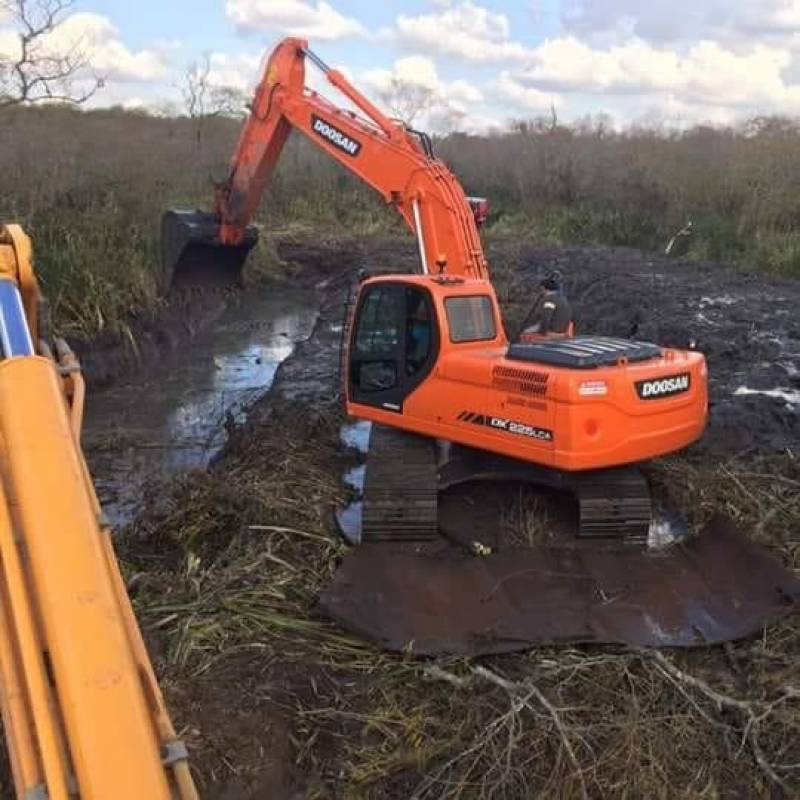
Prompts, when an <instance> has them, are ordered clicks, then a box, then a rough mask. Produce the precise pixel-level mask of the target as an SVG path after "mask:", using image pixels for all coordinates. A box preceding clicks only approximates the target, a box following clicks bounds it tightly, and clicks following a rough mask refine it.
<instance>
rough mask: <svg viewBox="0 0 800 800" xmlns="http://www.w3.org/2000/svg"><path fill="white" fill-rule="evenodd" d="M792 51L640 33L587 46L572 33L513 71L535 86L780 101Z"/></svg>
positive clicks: (724, 101)
mask: <svg viewBox="0 0 800 800" xmlns="http://www.w3.org/2000/svg"><path fill="white" fill-rule="evenodd" d="M790 63H791V54H790V53H789V52H788V51H786V50H784V49H782V48H773V47H768V46H764V45H757V46H755V47H753V48H752V49H751V50H750V51H749V52H736V51H734V50H732V49H727V48H725V47H723V46H722V45H720V44H719V43H717V42H713V41H701V42H698V43H696V44H694V45H692V46H691V47H690V48H689V49H688V50H687V51H686V52H685V53H683V54H680V53H678V52H677V51H676V50H674V49H668V48H658V47H653V46H652V45H649V44H647V43H646V42H644V41H642V40H641V39H631V40H629V41H628V42H626V43H625V44H622V45H616V46H612V47H608V48H597V49H595V48H592V47H591V46H590V45H588V44H586V43H585V42H582V41H580V40H578V39H577V38H575V37H574V36H566V37H560V38H556V39H551V40H548V41H546V42H545V43H544V44H542V45H540V46H539V47H537V48H536V49H534V50H533V51H532V54H531V60H530V62H529V64H528V66H527V67H526V68H525V69H523V70H520V71H519V72H518V73H517V74H516V75H515V76H514V77H515V78H516V80H517V81H518V82H520V83H521V84H523V85H525V86H528V87H532V88H538V89H555V90H560V91H567V92H582V93H601V94H626V93H632V94H647V93H653V92H664V93H671V94H675V95H676V96H678V97H680V98H681V99H683V100H684V101H691V102H697V103H708V104H714V105H719V106H730V105H758V104H763V103H780V102H782V101H783V100H784V99H785V98H786V96H787V86H786V85H785V83H784V80H783V72H784V70H785V69H786V68H787V67H788V66H789V64H790Z"/></svg>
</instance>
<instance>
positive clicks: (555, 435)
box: [162, 38, 735, 652]
mask: <svg viewBox="0 0 800 800" xmlns="http://www.w3.org/2000/svg"><path fill="white" fill-rule="evenodd" d="M307 62H311V63H312V64H314V65H315V66H316V67H318V68H319V69H321V70H322V72H323V73H324V75H325V77H326V79H327V81H328V83H329V84H330V85H331V86H332V87H334V88H335V89H337V90H338V91H339V92H340V93H341V94H343V95H344V96H345V97H346V98H347V99H348V100H349V101H350V103H351V104H352V105H353V106H354V107H355V108H356V109H358V111H357V112H356V111H353V112H351V111H349V110H344V109H342V108H339V107H337V106H336V105H334V104H332V103H331V102H329V101H328V100H326V99H325V98H324V97H322V96H321V95H320V94H318V93H316V92H314V91H311V90H310V89H309V88H307V87H306V85H305V68H306V64H307ZM292 130H296V131H298V132H300V133H301V134H303V135H304V136H306V137H307V138H308V139H309V140H310V141H311V142H312V143H314V144H315V145H316V146H318V147H319V148H321V149H322V150H323V151H325V152H326V153H328V154H329V155H330V156H331V157H332V158H334V159H335V160H336V161H338V162H339V163H340V164H341V165H343V166H344V167H345V168H346V169H347V170H349V171H351V172H353V173H354V174H356V175H358V176H359V177H360V178H361V179H363V180H364V181H365V182H366V183H367V184H369V185H370V186H372V187H373V188H374V189H376V190H377V191H378V192H379V193H380V195H381V196H382V197H383V200H384V202H385V203H387V204H389V205H391V206H393V207H394V208H395V209H396V210H397V211H398V212H399V214H400V215H401V216H402V218H403V220H404V221H405V223H406V225H407V226H408V228H409V229H410V230H411V232H412V233H413V235H414V236H415V237H416V240H417V244H418V249H419V268H418V272H417V274H382V275H376V276H372V277H366V278H364V279H363V280H361V282H360V285H359V287H358V292H357V297H356V298H355V300H354V303H353V313H352V314H351V315H350V318H349V319H348V320H347V324H346V328H345V330H346V333H345V344H344V348H345V352H344V359H343V363H344V375H343V378H344V391H345V396H346V407H347V411H348V413H349V414H350V415H352V416H354V417H356V418H359V419H362V420H369V421H371V422H372V423H374V425H373V429H372V434H371V441H370V447H369V456H368V462H367V470H366V482H365V486H364V500H363V520H362V531H361V542H362V544H361V546H360V547H358V548H355V550H354V552H353V553H351V554H350V555H349V556H348V557H347V559H345V563H344V564H343V566H342V567H341V568H340V570H339V573H338V574H337V578H336V581H335V582H334V586H333V587H332V588H331V589H330V590H329V591H327V592H326V593H325V594H324V595H323V598H322V600H323V607H324V608H325V609H326V610H327V611H328V613H330V614H331V615H332V616H334V617H335V618H336V619H339V620H340V621H342V622H343V623H344V624H346V625H348V626H349V627H351V628H353V629H355V630H358V631H360V632H362V633H365V634H367V635H370V636H372V637H373V638H375V639H377V640H378V641H381V642H382V643H383V644H385V645H386V646H389V647H395V648H397V649H402V648H405V647H411V648H412V649H415V650H416V651H417V652H443V651H447V652H477V651H496V650H499V649H509V648H511V649H513V648H514V647H519V646H526V645H528V644H530V643H531V642H534V641H541V640H542V639H548V640H551V639H553V638H561V639H563V638H573V639H574V638H578V639H580V638H589V639H593V638H594V639H597V638H605V639H611V640H614V639H615V638H617V639H619V638H621V639H623V640H628V641H630V640H638V641H641V642H644V643H656V644H659V643H683V644H686V643H691V642H695V641H697V640H698V639H699V640H703V641H711V640H714V639H715V638H717V639H718V638H719V637H720V635H722V634H721V633H720V631H721V630H722V628H721V627H720V625H719V624H718V623H719V619H720V614H721V613H722V612H720V611H719V610H717V611H714V612H711V611H709V608H708V605H706V606H704V607H703V609H702V612H703V613H705V614H706V617H705V618H704V617H703V613H700V614H698V613H696V610H693V609H691V608H689V604H688V603H687V604H685V605H683V606H681V611H680V613H674V614H672V619H671V621H669V620H665V619H662V617H663V615H662V616H661V617H659V614H658V612H657V610H656V609H654V608H652V607H650V606H647V603H646V602H645V601H644V600H642V599H641V598H640V599H639V601H633V602H634V605H636V603H638V606H639V611H638V612H636V613H635V614H633V616H634V617H635V625H634V627H635V628H636V632H637V633H636V635H633V634H631V635H627V634H626V633H625V632H623V633H610V632H608V630H607V628H608V626H606V632H605V633H604V634H598V632H597V630H598V628H597V626H596V625H595V627H594V628H592V625H591V624H590V623H589V622H587V621H586V620H584V619H583V618H580V619H577V621H576V622H574V624H572V623H570V625H571V627H570V625H567V626H566V633H565V632H564V629H563V628H559V627H558V626H556V627H554V628H553V627H550V628H548V627H547V625H545V626H544V628H542V626H541V625H539V627H538V628H537V627H536V626H535V625H534V626H533V630H532V629H531V626H530V625H528V622H529V621H530V619H531V613H530V611H531V607H532V605H533V606H536V607H538V608H539V612H538V614H537V615H534V616H536V617H537V619H540V621H541V617H542V609H543V608H545V609H547V608H554V607H557V606H559V605H563V602H564V601H563V597H564V596H566V595H570V592H572V595H571V596H573V597H574V598H577V602H578V603H579V604H580V605H581V607H582V608H583V607H585V606H587V604H588V601H587V594H586V592H587V591H589V593H590V595H592V596H595V595H596V596H603V595H604V594H605V595H606V596H607V597H618V596H619V595H620V591H621V590H620V587H619V585H618V584H619V578H620V575H619V573H618V570H619V569H623V571H624V570H625V569H633V567H632V564H631V562H630V555H631V553H633V552H635V553H636V556H637V557H642V558H643V557H644V556H645V555H646V547H645V545H646V542H647V540H648V536H649V535H650V534H651V533H652V530H653V526H654V518H653V512H652V506H651V499H650V493H649V489H648V482H647V480H646V477H645V475H644V473H643V472H642V470H641V469H640V468H639V464H640V463H641V462H643V461H647V460H649V459H652V458H655V457H657V456H662V455H665V454H668V453H674V452H675V451H677V450H680V449H681V448H684V447H686V446H687V445H689V444H691V443H692V442H694V441H695V440H697V439H698V438H699V437H700V436H701V435H702V433H703V430H704V428H705V425H706V418H707V413H708V393H707V371H706V362H705V359H704V357H703V356H702V355H701V354H700V353H698V352H694V351H684V350H677V349H674V348H667V347H660V346H658V345H656V344H651V343H646V342H638V341H631V340H627V339H618V338H608V337H596V336H591V335H573V334H572V327H571V326H569V327H568V328H566V329H565V330H564V331H563V332H560V333H558V334H557V335H548V334H542V333H541V332H538V333H532V334H529V335H524V336H522V337H520V338H518V339H516V340H513V341H509V337H508V336H507V333H506V330H505V326H504V324H503V320H502V315H501V310H500V306H499V304H498V301H497V297H496V295H495V291H494V288H493V286H492V283H491V280H490V276H489V267H488V264H487V261H486V258H485V256H484V252H483V248H482V246H481V241H480V236H479V232H478V225H477V221H480V219H482V218H483V217H484V216H485V211H486V208H485V203H484V202H483V201H481V200H480V199H473V200H470V199H469V198H467V197H466V195H465V193H464V191H463V189H462V187H461V185H460V184H459V182H458V180H457V179H456V178H455V177H454V175H453V174H452V173H451V172H450V171H449V169H448V168H447V167H446V166H445V164H444V163H443V162H442V161H441V160H439V159H438V158H436V156H435V154H434V152H433V146H432V142H431V140H430V139H429V137H428V136H426V135H425V134H424V133H421V132H419V131H415V130H412V129H410V128H409V127H408V126H406V125H404V124H403V123H402V122H400V121H397V120H394V119H390V118H388V117H387V116H385V115H384V114H383V113H382V112H381V111H380V110H379V109H378V108H376V107H375V105H373V104H372V103H371V102H370V101H369V100H368V99H367V98H366V97H365V96H364V95H362V94H361V93H360V92H359V91H358V90H356V89H355V88H354V87H353V86H352V85H351V84H350V83H349V82H348V81H347V80H346V79H345V78H344V76H343V75H342V74H341V73H340V72H338V71H336V70H333V69H330V68H329V67H328V66H327V65H326V64H325V63H324V62H323V61H322V60H321V59H320V58H319V57H317V56H316V55H315V54H314V53H312V52H311V51H310V50H309V48H308V44H307V42H306V41H305V40H302V39H297V38H292V39H286V40H284V41H283V42H281V43H280V44H279V45H278V46H277V47H276V49H275V50H274V51H273V53H272V54H271V56H270V58H269V60H268V63H267V65H266V68H265V70H264V74H263V77H262V79H261V81H260V83H259V85H258V88H257V90H256V93H255V97H254V99H253V102H252V105H251V110H250V116H249V118H248V119H247V121H246V122H245V124H244V127H243V130H242V132H241V135H240V138H239V142H238V145H237V147H236V150H235V153H234V156H233V159H232V163H231V171H230V174H229V177H228V179H227V180H226V181H225V182H224V183H223V184H221V185H220V186H219V187H218V188H217V191H216V203H215V208H214V211H213V213H204V212H198V211H169V212H167V213H166V214H165V216H164V218H163V222H162V234H163V239H162V246H163V262H164V269H165V272H166V276H167V281H168V283H170V284H171V285H172V287H173V288H175V287H177V288H180V287H186V286H192V285H196V284H208V283H211V284H214V285H219V284H226V283H238V282H240V280H241V271H242V267H243V264H244V261H245V259H246V257H247V255H248V253H249V252H250V250H251V249H252V247H253V246H254V244H255V243H256V241H257V231H256V229H255V228H254V227H252V226H251V225H250V223H251V221H252V219H253V216H254V214H255V211H256V209H257V206H258V203H259V201H260V199H261V196H262V195H263V193H264V189H265V187H266V185H267V183H268V181H269V178H270V175H271V174H272V171H273V169H274V167H275V164H276V163H277V161H278V159H279V157H280V154H281V150H282V148H283V146H284V144H285V142H286V140H287V137H288V135H289V133H290V132H291V131H292ZM479 480H492V481H498V480H501V481H505V482H507V483H508V482H516V483H519V482H522V483H532V484H535V485H536V486H539V487H544V490H545V491H546V492H547V493H550V494H551V495H553V496H554V497H559V498H562V497H563V495H568V496H569V497H570V498H572V499H573V503H574V508H575V511H574V516H575V517H576V519H575V525H574V536H572V537H571V539H570V546H569V547H568V548H566V549H565V552H566V555H564V556H563V558H566V559H567V561H569V560H570V559H571V560H572V562H571V565H570V563H561V562H559V563H558V564H553V563H550V562H548V563H547V565H543V563H542V561H541V559H542V555H541V553H540V552H538V551H534V550H531V551H529V552H527V553H526V554H525V555H524V558H523V556H522V555H521V554H519V553H515V554H514V555H513V557H512V560H511V562H504V561H503V559H504V558H508V554H509V552H510V551H509V550H508V549H507V548H505V549H504V545H503V543H502V542H498V541H497V537H495V538H494V539H493V540H492V541H493V544H491V545H487V544H486V541H488V540H489V538H491V537H490V536H488V535H487V534H486V531H483V532H476V530H475V529H474V526H472V527H471V525H470V522H473V523H474V519H473V520H471V521H470V520H468V519H465V515H464V514H463V513H462V514H461V516H460V517H459V515H458V513H456V515H455V517H452V515H451V518H449V519H446V518H445V517H446V516H447V515H446V514H443V511H444V510H445V506H447V507H449V508H450V509H452V507H453V506H454V505H455V506H456V507H457V508H460V509H461V511H462V512H463V509H464V508H467V507H474V506H475V502H474V498H471V497H470V496H469V495H466V496H465V495H464V494H463V487H465V486H466V487H470V486H473V485H474V483H475V482H476V481H479ZM458 487H461V491H462V495H461V496H460V497H461V501H460V502H458V503H454V502H453V501H452V496H451V495H452V492H453V491H457V490H458ZM448 493H451V494H450V495H448ZM448 497H449V498H450V499H449V500H448ZM443 499H444V500H446V501H447V502H446V503H444V504H443V503H442V502H440V501H441V500H443ZM575 501H577V502H575ZM470 503H472V506H469V504H470ZM476 513H480V509H477V511H475V512H473V513H471V514H467V515H466V516H467V517H470V516H471V517H473V518H474V517H475V514H476ZM716 538H717V540H719V539H720V537H719V536H718V537H716ZM587 545H588V546H587ZM398 548H399V549H398ZM442 548H445V551H442ZM620 548H622V549H621V550H620ZM562 549H563V548H562ZM470 550H471V551H472V552H478V553H479V554H481V555H483V556H485V557H484V558H481V559H478V561H479V562H480V563H481V566H480V567H477V566H476V562H475V559H467V561H466V562H464V560H463V555H464V553H465V552H469V551H470ZM443 552H446V555H443ZM559 552H560V551H559ZM609 553H614V554H615V555H614V556H610V555H609ZM592 554H594V555H592ZM598 554H599V555H598ZM643 554H644V555H643ZM559 557H561V556H559ZM687 558H688V556H687ZM521 559H522V560H521ZM525 559H527V560H525ZM537 559H538V560H537ZM576 559H578V560H582V561H581V565H578V564H576V563H575V560H576ZM598 559H603V562H604V563H605V564H616V565H618V566H617V567H615V568H614V569H611V572H610V573H609V571H608V568H605V572H604V568H601V567H600V566H599V561H598ZM562 562H563V559H562ZM661 563H662V568H661V572H662V573H667V572H669V570H668V569H666V568H665V567H664V564H665V561H664V560H663V559H662V562H661ZM686 563H687V562H686V561H685V560H684V561H680V564H679V565H678V566H676V567H675V570H677V571H678V572H680V571H681V569H683V568H687V569H688V567H686ZM465 564H466V566H465ZM501 564H504V565H505V566H504V567H503V568H501V567H500V566H499V565H501ZM442 565H445V567H444V568H441V569H440V567H442ZM525 565H527V566H525ZM623 565H624V566H623ZM638 569H639V570H640V572H641V569H642V568H641V567H639V568H638ZM647 569H650V568H649V567H648V568H647ZM431 570H432V571H431ZM476 570H477V573H476ZM508 570H510V572H508ZM651 571H652V570H651ZM684 571H685V570H684ZM634 572H635V570H634ZM689 572H690V573H691V576H692V579H693V580H695V582H696V583H697V582H702V581H703V580H705V579H707V578H708V575H707V574H705V573H704V574H701V572H699V571H698V570H694V571H692V570H691V569H690V570H689ZM579 573H580V574H581V575H582V580H583V583H584V584H585V585H582V586H581V587H580V588H578V589H575V588H574V587H573V589H572V590H569V585H568V584H569V582H570V581H573V582H574V575H575V574H579ZM520 574H525V575H527V576H528V577H527V580H528V582H527V583H525V582H524V581H523V583H521V584H520V583H519V581H518V580H517V584H518V585H517V586H516V588H514V586H513V584H514V580H516V579H514V580H512V578H511V575H520ZM545 574H546V575H548V576H549V577H548V578H547V579H544V578H542V577H541V576H542V575H545ZM559 574H560V575H562V579H559V578H558V577H557V576H558V575H559ZM681 574H683V573H681ZM687 574H688V573H687ZM531 575H539V576H540V579H539V580H538V582H537V581H534V584H531V583H530V576H531ZM569 575H572V576H573V577H572V578H570V579H569V580H567V579H565V578H563V576H569ZM684 577H685V575H684ZM615 581H616V583H615ZM612 584H614V585H613V586H612ZM493 586H494V587H495V588H494V589H492V587H493ZM480 587H484V588H485V590H486V592H487V593H488V595H487V596H488V597H492V598H494V600H493V602H496V601H497V598H503V602H501V603H500V605H499V606H495V605H492V603H490V602H489V601H488V600H486V599H485V598H484V600H485V602H484V601H481V603H482V605H481V607H480V609H477V608H472V605H474V603H475V602H478V601H477V600H476V598H480V597H482V595H481V589H480ZM586 587H590V588H589V589H588V590H587V588H586ZM695 588H696V587H695ZM509 592H510V593H511V594H509ZM548 592H549V593H550V594H549V595H548V594H547V593H548ZM547 597H550V600H549V601H547V599H546V598H547ZM409 598H411V603H412V604H413V603H414V599H416V603H415V604H416V606H417V608H416V612H415V611H414V610H413V609H411V610H409V602H410V601H409ZM695 599H696V598H695ZM729 599H730V598H729ZM548 602H549V603H550V605H549V606H548ZM609 602H610V601H609ZM731 602H732V603H734V605H735V602H734V601H733V600H731ZM479 605H480V603H479ZM651 605H652V604H651ZM622 606H623V604H622V603H617V607H618V608H622ZM625 608H627V609H628V612H627V613H629V614H632V613H633V612H631V611H630V609H631V602H627V604H626V605H625ZM730 608H732V606H730V607H729V606H726V609H728V610H730ZM404 609H405V611H404ZM642 609H643V610H642ZM415 613H416V616H415ZM670 613H672V612H670ZM365 615H366V616H365ZM545 616H546V615H545ZM556 616H558V615H556ZM470 617H471V618H472V620H473V621H475V620H480V630H476V629H475V628H474V626H473V622H472V621H470V620H469V619H465V618H470ZM734 617H735V614H734ZM712 618H713V622H712V621H710V620H712ZM510 619H512V620H513V619H517V620H518V621H519V620H522V623H521V624H519V625H516V627H515V626H514V625H511V627H509V625H510V622H509V620H510ZM387 620H388V622H387ZM526 620H527V622H526ZM523 623H524V624H523ZM398 626H399V627H398ZM526 626H527V627H526ZM723 627H724V626H723ZM389 628H391V633H387V630H388V629H389ZM512 629H513V630H512ZM459 631H460V633H459ZM637 637H638V638H637ZM476 641H481V642H483V644H481V645H476V644H475V642H476Z"/></svg>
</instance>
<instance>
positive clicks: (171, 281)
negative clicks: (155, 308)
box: [162, 39, 488, 287]
mask: <svg viewBox="0 0 800 800" xmlns="http://www.w3.org/2000/svg"><path fill="white" fill-rule="evenodd" d="M309 60H310V61H311V62H312V63H313V64H314V65H316V66H317V67H319V68H320V69H321V70H322V72H323V73H324V75H325V77H326V79H327V81H328V83H329V84H330V85H331V86H332V87H333V88H335V89H337V90H338V91H339V92H341V93H342V94H343V95H344V96H345V97H346V98H347V99H348V100H349V101H350V103H351V104H352V105H354V106H355V107H356V108H357V109H358V110H359V112H360V113H356V112H351V111H348V110H345V109H342V108H339V107H337V106H335V105H333V104H332V103H330V102H329V101H328V100H326V99H325V98H324V97H322V96H321V95H319V94H317V93H316V92H313V91H311V90H310V89H308V88H307V87H306V86H305V67H306V62H307V61H309ZM292 130H297V131H299V132H300V133H302V134H303V135H305V136H306V137H308V139H310V140H311V142H313V143H314V144H315V145H317V146H318V147H320V148H321V149H322V150H324V151H325V152H326V153H328V154H329V155H330V156H331V157H332V158H334V159H335V160H336V161H338V162H339V163H341V164H342V165H343V166H344V167H346V168H347V169H348V170H350V171H351V172H353V173H354V174H356V175H357V176H358V177H360V178H361V179H362V180H363V181H364V182H365V183H367V184H368V185H370V186H371V187H372V188H373V189H375V190H376V191H378V192H379V193H380V194H381V196H382V197H383V199H384V201H385V202H386V203H387V204H389V205H392V206H394V207H395V208H396V209H397V211H398V212H399V213H400V215H401V216H402V217H403V219H404V221H405V223H406V225H407V226H408V227H409V229H410V230H411V232H412V233H413V234H414V235H415V236H416V238H417V242H418V244H419V253H420V271H421V272H423V273H435V272H446V273H447V274H448V275H461V276H464V277H471V278H485V277H487V275H488V270H487V265H486V259H485V257H484V255H483V249H482V247H481V243H480V238H479V235H478V227H477V224H476V217H477V218H478V219H480V220H483V219H485V215H486V208H485V201H483V200H482V199H480V198H476V199H475V203H474V204H471V202H470V200H469V199H468V198H467V197H466V196H465V194H464V190H463V189H462V188H461V185H460V183H459V182H458V180H457V179H456V178H455V177H454V176H453V174H452V173H451V172H450V170H449V169H448V168H447V167H446V166H445V165H444V163H443V162H441V161H440V160H439V159H437V158H436V157H435V156H434V154H433V148H432V145H431V142H430V139H429V138H428V137H427V136H426V135H425V134H422V133H418V132H414V131H411V130H409V129H408V128H407V127H406V126H405V125H403V124H402V123H401V122H398V121H396V120H392V119H389V118H388V117H386V116H385V115H384V114H383V113H382V112H381V111H379V110H378V108H376V107H375V106H374V105H373V104H372V103H371V102H370V101H369V100H368V99H367V98H366V97H364V95H363V94H361V93H360V92H359V91H358V90H357V89H356V88H355V87H353V86H352V85H351V84H350V83H349V81H347V79H346V78H345V77H344V76H343V75H342V74H341V73H340V72H338V71H337V70H334V69H330V68H329V67H328V66H327V65H326V64H325V63H324V62H323V61H322V60H321V59H319V58H318V57H317V56H316V55H314V54H313V53H312V52H311V51H310V50H309V49H308V43H307V42H306V41H305V40H303V39H286V40H284V41H283V42H281V44H279V45H278V47H277V48H276V49H275V50H274V52H273V53H272V55H271V56H270V58H269V61H268V62H267V65H266V68H265V70H264V74H263V77H262V79H261V81H260V83H259V85H258V88H257V89H256V92H255V96H254V98H253V102H252V105H251V110H250V116H249V118H248V119H247V121H246V123H245V124H244V126H243V128H242V132H241V135H240V137H239V142H238V144H237V146H236V150H235V152H234V155H233V159H232V161H231V170H230V174H229V176H228V179H227V180H226V181H225V182H224V183H223V184H222V185H220V186H219V187H217V191H216V198H215V207H214V212H213V213H207V212H200V211H169V212H167V213H166V214H165V215H164V218H163V221H162V261H163V267H164V272H165V279H166V281H167V285H168V286H170V287H173V286H175V287H181V286H186V285H198V284H199V285H208V284H212V285H219V284H231V283H238V282H239V281H240V279H241V271H242V267H243V265H244V262H245V259H246V258H247V255H248V254H249V252H250V250H251V249H252V248H253V246H254V245H255V244H256V241H257V239H258V236H257V232H256V229H255V228H253V227H252V226H250V223H251V221H252V219H253V216H254V214H255V212H256V209H257V207H258V204H259V202H260V200H261V197H262V196H263V194H264V191H265V188H266V186H267V184H268V182H269V179H270V176H271V175H272V172H273V170H274V168H275V165H276V163H277V161H278V159H279V157H280V154H281V152H282V150H283V146H284V144H285V143H286V139H287V138H288V136H289V133H290V132H291V131H292ZM473 205H474V210H473Z"/></svg>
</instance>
